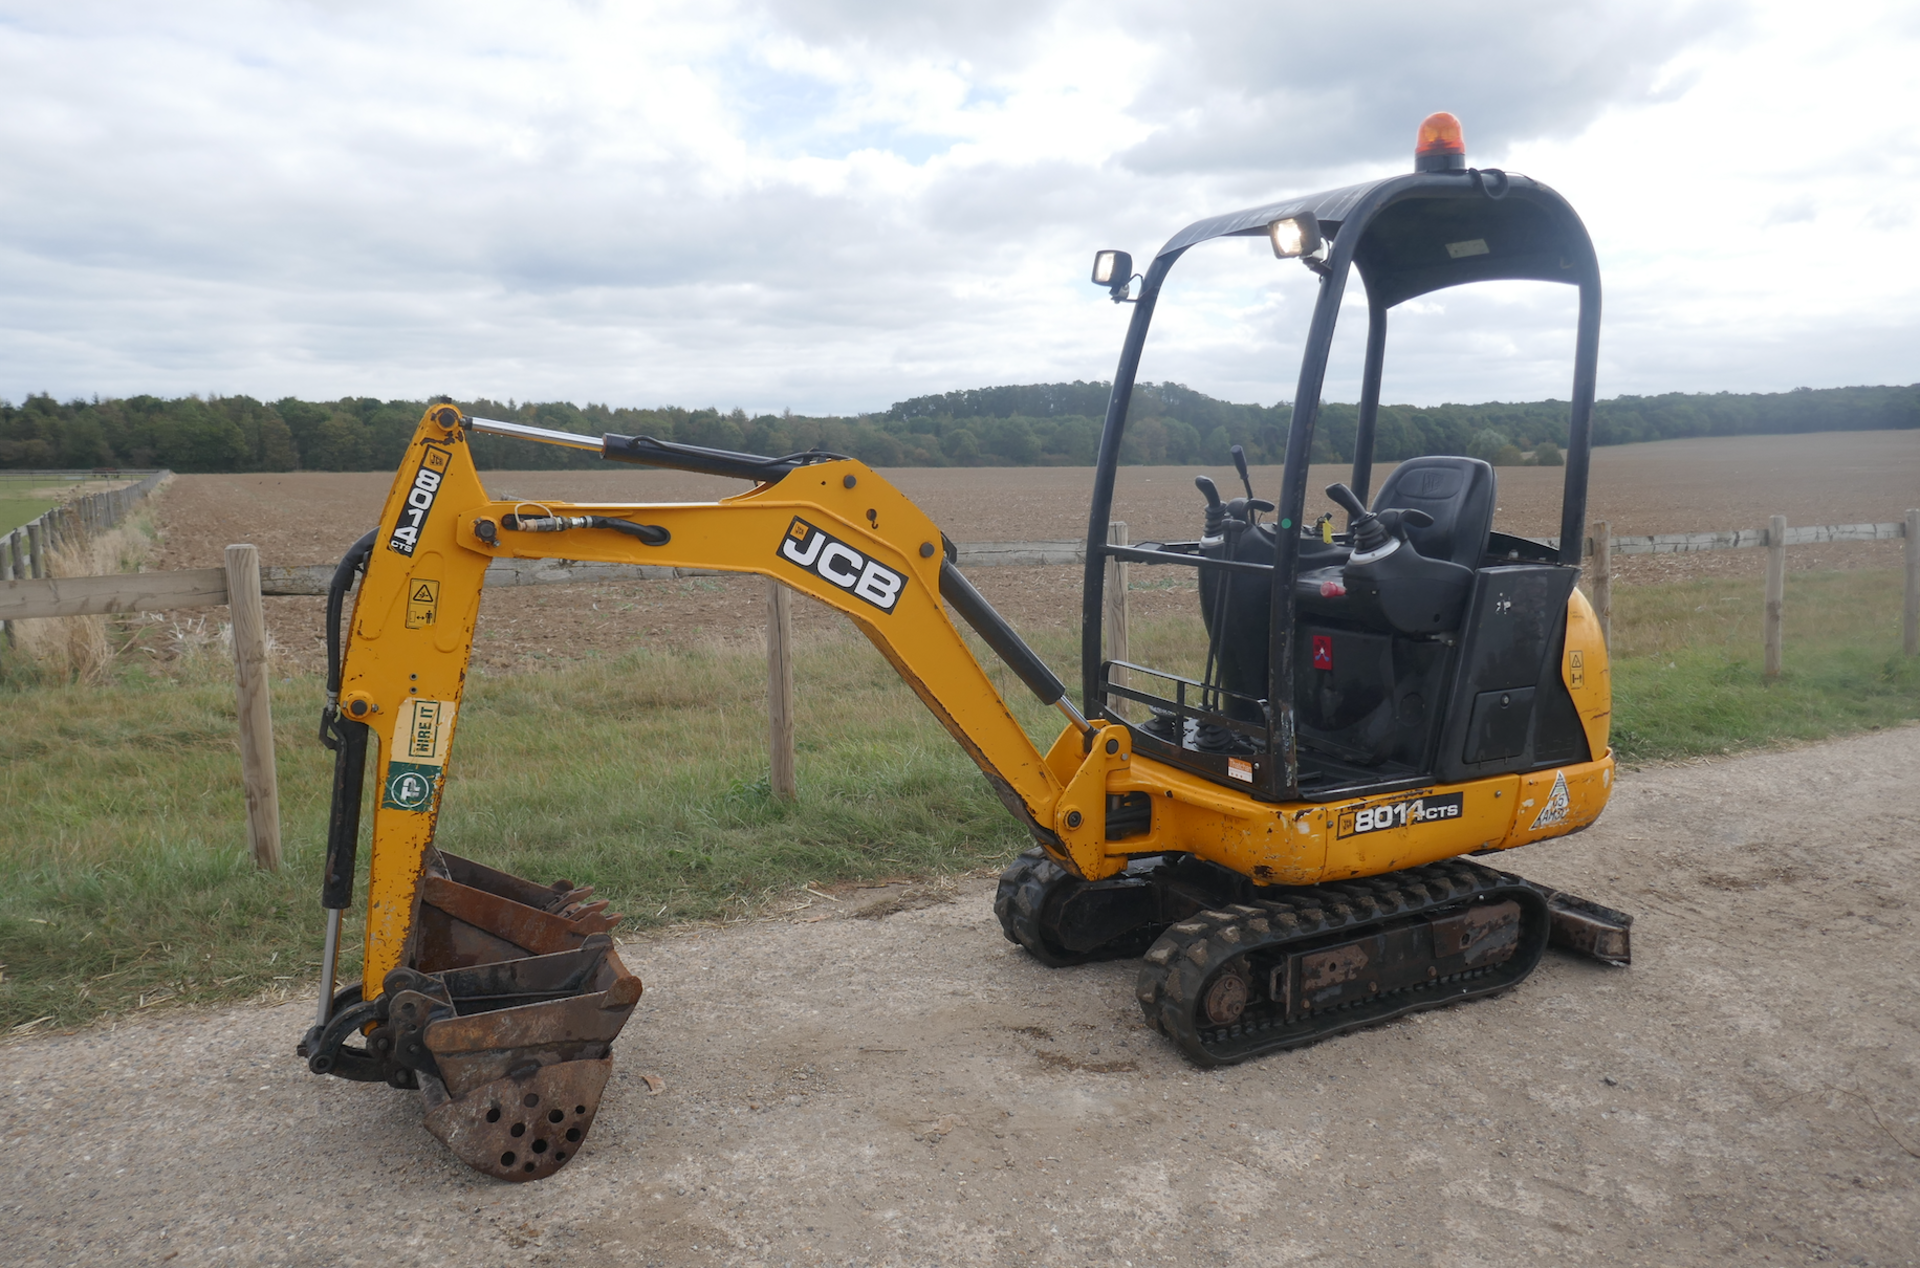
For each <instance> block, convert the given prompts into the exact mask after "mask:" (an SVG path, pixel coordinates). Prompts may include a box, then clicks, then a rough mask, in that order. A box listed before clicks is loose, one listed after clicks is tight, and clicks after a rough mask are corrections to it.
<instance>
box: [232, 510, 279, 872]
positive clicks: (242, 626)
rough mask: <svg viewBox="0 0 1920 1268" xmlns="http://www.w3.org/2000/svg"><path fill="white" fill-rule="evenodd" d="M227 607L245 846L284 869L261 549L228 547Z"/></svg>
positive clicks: (262, 862) (266, 867)
mask: <svg viewBox="0 0 1920 1268" xmlns="http://www.w3.org/2000/svg"><path fill="white" fill-rule="evenodd" d="M227 610H228V613H229V614H230V615H231V616H232V617H233V681H234V691H235V695H236V698H237V700H238V702H239V706H240V710H239V711H240V779H241V783H242V785H243V786H244V787H245V789H246V795H247V844H248V846H249V847H251V848H252V850H253V862H254V866H256V867H258V868H259V869H260V870H261V871H263V872H277V871H279V870H280V785H279V779H278V774H277V772H276V770H275V764H274V754H273V698H272V691H271V680H270V678H269V676H268V673H267V612H266V605H265V604H264V603H262V602H261V601H260V551H259V549H258V548H257V547H255V546H253V545H251V544H242V545H238V546H229V547H227Z"/></svg>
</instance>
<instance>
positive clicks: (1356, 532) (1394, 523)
mask: <svg viewBox="0 0 1920 1268" xmlns="http://www.w3.org/2000/svg"><path fill="white" fill-rule="evenodd" d="M1327 498H1328V500H1329V501H1331V502H1332V503H1333V504H1334V505H1336V506H1338V507H1339V508H1340V509H1341V510H1343V511H1345V512H1346V513H1347V532H1349V533H1351V534H1352V535H1353V554H1354V559H1355V561H1356V562H1358V561H1360V559H1361V556H1364V555H1370V554H1372V553H1373V552H1374V551H1376V550H1380V549H1381V548H1382V547H1384V546H1386V545H1387V544H1388V543H1389V542H1398V541H1403V540H1405V538H1406V530H1407V529H1408V528H1427V527H1429V526H1430V525H1432V523H1433V516H1431V515H1429V514H1427V513H1426V512H1425V511H1416V510H1414V509H1413V508H1412V507H1407V508H1406V509H1404V510H1402V509H1398V508H1395V509H1392V510H1385V511H1378V512H1375V511H1369V510H1368V509H1367V508H1366V505H1365V504H1364V503H1362V502H1361V501H1360V499H1359V498H1357V497H1355V496H1354V493H1353V490H1352V489H1349V488H1348V487H1347V486H1346V485H1344V484H1329V485H1328V486H1327Z"/></svg>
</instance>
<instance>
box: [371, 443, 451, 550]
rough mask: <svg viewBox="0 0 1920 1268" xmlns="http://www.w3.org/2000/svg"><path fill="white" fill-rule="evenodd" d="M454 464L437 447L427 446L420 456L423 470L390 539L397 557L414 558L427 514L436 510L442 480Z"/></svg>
mask: <svg viewBox="0 0 1920 1268" xmlns="http://www.w3.org/2000/svg"><path fill="white" fill-rule="evenodd" d="M452 461H453V454H452V453H450V452H449V451H447V450H445V449H441V448H438V447H437V446H434V445H427V446H424V452H423V453H422V454H421V455H420V468H419V470H417V471H415V472H414V473H413V486H412V487H411V488H409V489H408V490H407V501H406V504H405V505H404V506H402V507H401V508H400V519H399V520H398V521H397V522H396V523H395V524H394V526H393V536H391V537H389V538H387V549H388V550H391V551H393V552H394V553H395V554H400V555H408V556H411V555H412V554H413V548H414V547H415V546H418V545H419V544H420V530H421V529H423V528H425V527H426V526H427V512H428V511H431V510H432V509H433V499H434V497H435V496H437V495H438V494H439V492H440V477H441V476H442V475H444V474H445V473H446V470H447V464H448V463H449V462H452Z"/></svg>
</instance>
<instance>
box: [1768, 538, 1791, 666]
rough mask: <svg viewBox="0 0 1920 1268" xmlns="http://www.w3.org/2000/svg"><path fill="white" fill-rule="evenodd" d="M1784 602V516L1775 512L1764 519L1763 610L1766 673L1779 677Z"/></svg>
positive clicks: (1785, 588) (1785, 599)
mask: <svg viewBox="0 0 1920 1268" xmlns="http://www.w3.org/2000/svg"><path fill="white" fill-rule="evenodd" d="M1786 602H1787V517H1786V516H1784V515H1775V516H1774V517H1772V518H1771V519H1769V520H1768V521H1767V613H1766V622H1765V630H1766V639H1767V662H1766V674H1767V677H1768V678H1769V679H1773V678H1778V677H1779V676H1780V643H1781V624H1782V621H1781V617H1782V615H1783V610H1784V609H1785V607H1786Z"/></svg>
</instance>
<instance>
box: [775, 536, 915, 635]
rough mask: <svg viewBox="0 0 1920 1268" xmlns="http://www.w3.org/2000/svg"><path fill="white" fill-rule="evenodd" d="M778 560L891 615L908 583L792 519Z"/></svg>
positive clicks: (878, 563) (895, 574)
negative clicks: (851, 592)
mask: <svg viewBox="0 0 1920 1268" xmlns="http://www.w3.org/2000/svg"><path fill="white" fill-rule="evenodd" d="M780 557H781V558H782V559H784V560H786V561H787V562H788V563H792V564H799V565H800V566H801V567H802V568H805V569H806V570H807V571H808V572H811V573H814V574H815V575H817V576H821V577H824V578H826V579H827V580H828V581H831V582H833V584H834V585H836V586H839V587H840V588H841V589H842V590H851V591H853V592H854V593H855V594H857V595H859V596H860V597H861V598H863V599H865V600H866V601H867V602H868V603H871V604H872V605H873V606H874V607H876V608H879V609H880V610H881V611H882V612H891V611H893V605H894V604H895V603H897V602H899V600H900V591H901V589H902V588H904V587H905V586H906V584H907V579H906V578H905V577H903V576H901V575H900V574H899V573H897V572H895V571H894V570H893V569H891V568H889V567H887V566H886V565H885V564H882V563H880V562H879V561H877V560H873V559H868V558H867V557H866V556H865V555H863V554H861V553H860V552H859V551H857V550H855V549H854V548H853V547H851V546H849V545H847V544H846V543H845V542H843V541H840V540H839V539H838V538H836V537H834V536H833V535H832V534H830V533H827V532H824V531H822V530H820V529H818V528H815V527H814V526H813V525H811V524H809V523H807V522H806V521H805V520H803V519H801V518H800V517H799V516H797V515H796V516H794V519H793V523H792V524H790V525H788V526H787V535H786V536H785V537H783V538H781V539H780Z"/></svg>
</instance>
